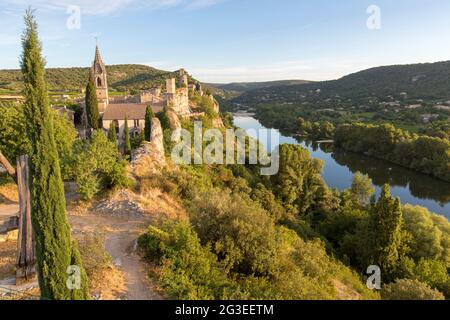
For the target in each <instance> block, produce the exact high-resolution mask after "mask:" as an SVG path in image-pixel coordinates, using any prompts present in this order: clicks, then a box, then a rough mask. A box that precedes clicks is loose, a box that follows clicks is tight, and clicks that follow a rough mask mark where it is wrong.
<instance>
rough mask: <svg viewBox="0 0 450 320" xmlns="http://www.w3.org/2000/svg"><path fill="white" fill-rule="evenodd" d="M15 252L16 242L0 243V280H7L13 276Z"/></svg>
mask: <svg viewBox="0 0 450 320" xmlns="http://www.w3.org/2000/svg"><path fill="white" fill-rule="evenodd" d="M16 251H17V241H16V240H8V241H6V242H0V279H8V278H12V277H14V276H15V274H16V273H15V272H16V267H15V264H16Z"/></svg>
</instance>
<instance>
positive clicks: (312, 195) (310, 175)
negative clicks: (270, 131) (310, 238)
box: [271, 145, 327, 215]
mask: <svg viewBox="0 0 450 320" xmlns="http://www.w3.org/2000/svg"><path fill="white" fill-rule="evenodd" d="M321 172H322V162H321V161H320V160H317V159H312V158H311V155H310V154H309V152H308V151H307V150H306V149H304V148H302V147H301V146H297V145H281V146H280V170H279V172H278V173H277V174H276V175H275V176H273V177H272V178H271V181H272V184H273V186H274V193H275V195H276V196H277V197H279V198H280V199H281V201H282V202H283V204H284V206H285V207H287V209H288V210H291V209H293V210H295V211H296V212H298V213H299V214H302V215H304V214H306V213H307V212H308V211H310V210H311V209H313V208H314V206H316V205H319V202H320V200H321V199H320V198H321V196H322V195H323V193H324V192H325V190H324V189H326V188H327V187H326V185H325V183H324V182H323V180H322V177H321Z"/></svg>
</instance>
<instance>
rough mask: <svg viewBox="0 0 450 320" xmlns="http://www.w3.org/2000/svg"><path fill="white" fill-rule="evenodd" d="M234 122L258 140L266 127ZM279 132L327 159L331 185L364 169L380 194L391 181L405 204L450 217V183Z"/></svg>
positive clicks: (341, 185)
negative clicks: (258, 131) (418, 206)
mask: <svg viewBox="0 0 450 320" xmlns="http://www.w3.org/2000/svg"><path fill="white" fill-rule="evenodd" d="M234 125H235V126H236V127H239V128H242V129H244V130H246V131H247V132H248V134H249V135H250V136H252V137H253V138H255V139H257V138H258V137H257V134H255V132H254V131H253V130H259V129H266V128H265V127H264V126H263V125H262V124H261V123H260V122H259V121H258V120H256V119H254V118H252V117H249V116H238V117H234ZM250 129H253V130H250ZM275 132H276V133H275V134H276V135H277V136H278V137H279V142H280V144H300V145H301V146H303V147H304V148H306V149H308V150H309V152H310V153H311V155H312V156H313V157H314V158H318V159H321V160H322V161H323V162H324V169H323V178H324V180H325V182H326V183H327V184H328V186H330V187H331V188H338V189H339V190H344V189H346V188H349V187H350V186H351V183H352V178H353V175H354V173H355V172H357V171H360V172H362V173H364V174H368V175H369V177H370V178H371V179H372V181H373V183H374V185H375V187H376V190H377V195H379V194H380V191H381V187H382V186H383V185H384V184H385V183H389V185H390V186H391V193H392V195H393V196H395V197H399V198H400V200H401V202H402V203H403V204H405V203H409V204H412V205H420V206H422V207H425V208H428V210H430V211H432V212H435V213H438V214H440V215H444V216H446V217H447V218H448V219H450V183H446V182H444V181H440V180H438V179H435V178H433V177H430V176H427V175H424V174H420V173H417V172H415V171H412V170H409V169H406V168H403V167H401V166H397V165H395V164H392V163H389V162H386V161H383V160H378V159H374V158H371V157H367V156H364V155H360V154H356V153H352V152H346V151H339V152H336V151H334V150H333V147H332V146H330V145H325V144H323V145H317V144H314V143H311V142H305V141H298V140H296V139H295V138H293V137H288V136H284V135H282V134H280V132H279V131H278V130H275ZM261 143H262V144H263V145H264V146H265V147H266V148H267V149H270V150H273V148H272V146H271V145H270V143H269V142H268V141H264V140H262V141H261ZM273 147H275V146H273Z"/></svg>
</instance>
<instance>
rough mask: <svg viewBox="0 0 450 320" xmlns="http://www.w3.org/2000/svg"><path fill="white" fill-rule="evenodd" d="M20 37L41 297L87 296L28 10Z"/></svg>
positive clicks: (41, 63) (39, 53) (33, 21)
mask: <svg viewBox="0 0 450 320" xmlns="http://www.w3.org/2000/svg"><path fill="white" fill-rule="evenodd" d="M24 20H25V26H26V27H25V31H24V34H23V37H22V47H23V53H22V56H21V69H22V74H23V81H24V96H25V104H24V106H25V107H24V114H25V122H26V126H27V134H28V138H29V140H30V143H31V152H30V156H31V157H30V158H31V161H30V187H31V213H32V223H33V228H34V233H35V238H36V256H37V274H38V279H39V287H40V291H41V297H42V298H43V299H58V300H67V299H88V298H89V293H88V284H87V277H86V273H85V271H84V269H83V266H82V264H81V260H80V258H79V253H78V249H77V247H76V245H75V244H74V242H72V239H71V234H70V227H69V223H68V221H67V215H66V202H65V197H64V186H63V181H62V178H61V172H60V166H59V157H58V151H57V149H56V143H55V137H54V124H53V117H52V114H51V110H50V104H49V99H48V93H47V84H46V82H45V63H44V59H43V58H42V45H41V43H40V41H39V38H38V27H37V23H36V19H35V17H34V13H33V11H32V10H31V9H28V10H27V12H26V14H25V17H24ZM72 265H77V267H78V268H79V271H80V274H79V275H80V277H81V278H80V280H81V282H80V289H74V290H70V289H69V288H68V286H67V284H66V283H67V281H68V276H69V275H68V273H67V268H68V267H69V266H72Z"/></svg>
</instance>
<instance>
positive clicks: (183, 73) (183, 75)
mask: <svg viewBox="0 0 450 320" xmlns="http://www.w3.org/2000/svg"><path fill="white" fill-rule="evenodd" d="M188 85H189V82H188V76H187V73H186V71H185V70H184V69H180V87H181V88H184V87H185V88H187V87H188Z"/></svg>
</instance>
